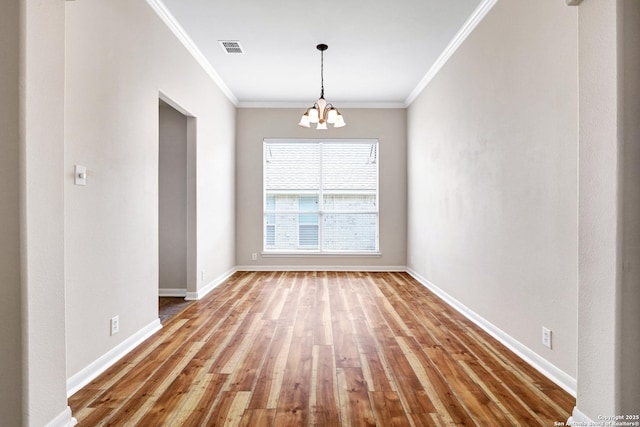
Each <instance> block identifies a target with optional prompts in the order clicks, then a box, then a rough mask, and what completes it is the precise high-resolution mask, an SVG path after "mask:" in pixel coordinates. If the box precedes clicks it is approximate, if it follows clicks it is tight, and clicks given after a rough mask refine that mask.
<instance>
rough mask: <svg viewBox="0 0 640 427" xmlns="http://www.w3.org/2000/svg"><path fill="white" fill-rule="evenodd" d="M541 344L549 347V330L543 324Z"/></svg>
mask: <svg viewBox="0 0 640 427" xmlns="http://www.w3.org/2000/svg"><path fill="white" fill-rule="evenodd" d="M542 345H544V346H545V347H547V348H551V330H550V329H548V328H545V327H544V326H543V327H542Z"/></svg>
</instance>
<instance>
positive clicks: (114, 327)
mask: <svg viewBox="0 0 640 427" xmlns="http://www.w3.org/2000/svg"><path fill="white" fill-rule="evenodd" d="M118 332H120V316H114V317H112V318H111V335H115V334H117V333H118Z"/></svg>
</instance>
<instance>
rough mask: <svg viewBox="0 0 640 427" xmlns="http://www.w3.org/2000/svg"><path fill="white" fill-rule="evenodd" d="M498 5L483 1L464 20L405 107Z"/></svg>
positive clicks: (493, 1) (409, 97) (492, 1)
mask: <svg viewBox="0 0 640 427" xmlns="http://www.w3.org/2000/svg"><path fill="white" fill-rule="evenodd" d="M496 3H498V0H484V1H483V2H482V3H480V5H478V7H477V8H476V10H474V11H473V13H472V14H471V16H470V17H469V19H467V20H466V22H465V23H464V25H463V26H462V28H460V31H458V32H457V33H456V35H455V36H454V37H453V39H452V40H451V41H450V42H449V44H448V45H447V47H446V48H445V50H444V52H442V54H440V56H439V57H438V59H437V60H436V62H434V64H433V65H432V66H431V68H429V71H427V74H425V76H424V77H423V78H422V80H420V82H419V83H418V85H417V86H416V87H415V89H413V91H412V92H411V93H410V94H409V96H408V97H407V99H406V100H405V101H404V104H405V106H406V107H408V106H409V105H411V103H412V102H413V101H415V99H416V98H417V97H418V95H420V93H421V92H422V91H423V90H424V88H425V87H427V85H428V84H429V83H430V82H431V80H433V78H434V77H435V76H436V74H438V72H439V71H440V69H441V68H442V67H443V66H444V64H446V63H447V61H448V60H449V58H451V56H453V54H454V53H455V51H456V50H458V48H459V47H460V45H461V44H462V42H464V41H465V40H466V38H467V37H469V34H471V32H472V31H473V30H474V29H475V28H476V27H477V26H478V24H479V23H480V22H481V21H482V20H483V19H484V17H485V16H486V15H487V13H489V11H490V10H491V9H492V8H493V6H495V5H496Z"/></svg>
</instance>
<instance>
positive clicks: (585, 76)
mask: <svg viewBox="0 0 640 427" xmlns="http://www.w3.org/2000/svg"><path fill="white" fill-rule="evenodd" d="M578 9H579V58H580V77H579V85H580V150H579V162H580V175H579V179H580V193H579V210H578V214H579V223H580V233H579V242H580V245H579V264H578V267H579V277H580V281H579V293H578V306H579V310H578V321H579V331H578V379H579V381H578V393H577V402H576V410H575V411H574V418H575V419H576V420H578V421H581V420H584V417H585V416H586V417H587V418H590V419H591V420H594V421H597V420H598V416H606V415H636V414H638V413H639V412H640V398H639V396H640V369H639V367H638V353H637V352H638V349H639V342H640V336H639V334H640V327H639V325H640V314H639V313H638V310H637V305H638V301H640V288H639V287H638V272H637V271H638V259H639V254H640V198H639V197H638V191H637V190H638V179H639V178H640V169H639V168H638V161H639V160H640V145H639V144H640V143H639V138H640V128H639V122H638V114H639V113H640V101H639V99H640V93H639V91H640V86H639V83H640V79H639V77H638V76H639V75H640V55H639V54H638V43H639V42H640V37H639V36H640V34H639V29H640V25H639V23H640V20H639V17H640V2H638V1H636V0H619V1H609V0H585V1H583V2H582V3H581V4H580V7H579V8H578ZM634 307H635V308H634Z"/></svg>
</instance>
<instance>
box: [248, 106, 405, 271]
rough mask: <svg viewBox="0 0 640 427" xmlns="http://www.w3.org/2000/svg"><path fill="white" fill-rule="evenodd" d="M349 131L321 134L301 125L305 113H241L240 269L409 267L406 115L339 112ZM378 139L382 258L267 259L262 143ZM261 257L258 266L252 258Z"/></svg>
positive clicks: (397, 111)
mask: <svg viewBox="0 0 640 427" xmlns="http://www.w3.org/2000/svg"><path fill="white" fill-rule="evenodd" d="M341 111H342V113H343V115H344V117H345V120H346V121H347V126H345V127H343V128H339V129H333V128H331V129H328V130H326V131H317V130H315V129H306V128H302V127H300V126H298V125H297V123H298V120H299V119H300V115H301V114H302V113H303V112H304V109H303V108H298V109H277V108H269V109H252V108H241V109H239V110H238V116H237V159H236V163H237V175H236V179H237V185H236V212H237V228H236V248H237V250H236V263H237V265H238V266H240V267H241V268H275V266H281V267H292V268H303V267H304V266H316V267H317V266H334V267H335V268H349V267H358V266H361V267H363V268H370V269H375V268H385V267H391V268H397V267H403V266H404V265H406V256H405V253H406V111H405V110H404V109H341ZM321 137H322V138H377V139H379V141H380V145H379V150H380V170H379V174H380V178H379V183H380V251H381V252H382V255H381V256H380V257H328V256H315V257H313V256H305V257H264V256H262V254H261V251H262V223H263V222H262V221H263V219H262V142H263V139H264V138H311V139H313V138H321ZM252 253H257V254H258V259H257V261H252V260H251V254H252Z"/></svg>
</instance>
